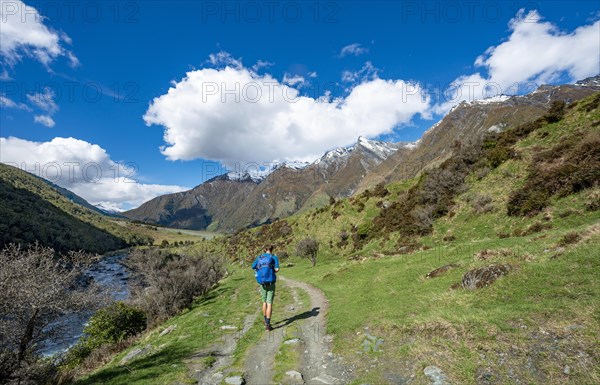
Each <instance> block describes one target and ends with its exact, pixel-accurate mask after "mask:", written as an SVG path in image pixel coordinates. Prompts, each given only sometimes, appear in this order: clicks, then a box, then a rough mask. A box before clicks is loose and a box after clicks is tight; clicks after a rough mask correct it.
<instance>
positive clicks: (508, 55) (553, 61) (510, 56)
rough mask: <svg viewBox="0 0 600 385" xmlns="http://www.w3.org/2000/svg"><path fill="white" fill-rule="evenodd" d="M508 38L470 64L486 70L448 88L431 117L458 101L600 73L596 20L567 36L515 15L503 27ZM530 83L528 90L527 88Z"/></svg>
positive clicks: (533, 17) (532, 15)
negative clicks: (508, 34)
mask: <svg viewBox="0 0 600 385" xmlns="http://www.w3.org/2000/svg"><path fill="white" fill-rule="evenodd" d="M509 28H510V30H511V34H510V36H509V37H508V39H506V41H504V42H502V43H501V44H499V45H497V46H491V47H489V48H488V49H487V50H486V51H485V53H483V54H482V55H481V56H479V57H478V58H477V59H476V60H475V66H476V67H480V68H483V69H484V70H486V72H487V75H486V74H482V73H480V72H476V73H473V74H469V75H462V76H460V77H458V78H457V79H456V80H455V81H454V82H453V87H451V89H453V90H454V91H455V92H448V93H447V95H446V99H448V100H445V101H444V102H442V103H440V104H439V105H437V106H436V109H435V111H436V112H437V113H445V112H447V111H448V110H449V109H450V108H451V107H452V106H453V105H456V104H457V103H458V102H460V101H462V100H475V99H483V98H485V97H489V96H495V95H497V94H501V93H504V94H515V93H518V92H519V90H523V88H527V90H529V91H531V89H530V88H531V84H532V83H535V84H538V85H541V84H545V83H552V82H554V81H558V80H560V79H562V78H564V77H566V78H568V79H569V80H570V81H576V80H580V79H583V78H586V77H589V76H594V75H597V74H598V73H599V72H600V20H598V21H596V22H594V23H592V24H589V25H584V26H581V27H579V28H577V29H575V30H574V31H572V32H564V31H561V30H560V29H559V28H558V27H557V26H556V25H554V24H552V23H550V22H547V21H544V20H543V18H542V16H541V15H540V14H539V13H538V12H537V11H535V10H534V11H530V12H528V13H525V11H524V10H521V11H519V13H518V14H517V16H516V17H515V18H513V19H512V20H511V21H510V23H509ZM527 83H530V84H527Z"/></svg>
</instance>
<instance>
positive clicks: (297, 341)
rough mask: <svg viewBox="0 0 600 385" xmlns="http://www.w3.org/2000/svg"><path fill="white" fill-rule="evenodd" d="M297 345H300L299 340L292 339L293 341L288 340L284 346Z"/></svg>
mask: <svg viewBox="0 0 600 385" xmlns="http://www.w3.org/2000/svg"><path fill="white" fill-rule="evenodd" d="M297 343H300V339H299V338H292V339H291V340H287V341H284V342H283V344H284V345H295V344H297Z"/></svg>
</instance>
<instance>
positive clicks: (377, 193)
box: [371, 182, 390, 198]
mask: <svg viewBox="0 0 600 385" xmlns="http://www.w3.org/2000/svg"><path fill="white" fill-rule="evenodd" d="M389 194H390V192H389V191H388V189H386V188H385V184H384V183H383V182H380V183H378V184H377V186H375V188H374V189H373V192H372V193H371V196H374V197H379V198H384V197H386V196H388V195H389Z"/></svg>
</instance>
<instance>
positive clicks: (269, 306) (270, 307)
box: [265, 303, 273, 319]
mask: <svg viewBox="0 0 600 385" xmlns="http://www.w3.org/2000/svg"><path fill="white" fill-rule="evenodd" d="M266 305H267V309H266V312H265V315H266V316H267V318H268V319H271V313H272V312H273V304H270V303H267V304H266Z"/></svg>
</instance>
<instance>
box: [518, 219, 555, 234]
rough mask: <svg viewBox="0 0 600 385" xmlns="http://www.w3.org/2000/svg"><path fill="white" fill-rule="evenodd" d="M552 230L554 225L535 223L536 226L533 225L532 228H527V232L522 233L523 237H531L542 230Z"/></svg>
mask: <svg viewBox="0 0 600 385" xmlns="http://www.w3.org/2000/svg"><path fill="white" fill-rule="evenodd" d="M551 228H552V224H550V223H542V222H535V223H534V224H532V225H531V226H529V227H528V228H527V230H525V231H523V232H522V233H521V235H522V236H524V237H525V236H527V235H531V234H534V233H539V232H540V231H542V230H548V229H551Z"/></svg>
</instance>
